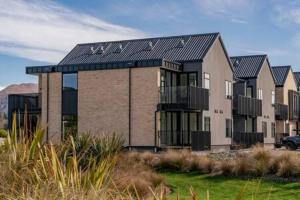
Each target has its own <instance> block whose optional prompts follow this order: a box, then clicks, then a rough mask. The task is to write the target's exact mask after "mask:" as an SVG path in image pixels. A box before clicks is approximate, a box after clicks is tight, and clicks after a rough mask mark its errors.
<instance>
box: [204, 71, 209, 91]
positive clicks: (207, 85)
mask: <svg viewBox="0 0 300 200" xmlns="http://www.w3.org/2000/svg"><path fill="white" fill-rule="evenodd" d="M204 88H206V89H210V75H209V74H208V73H204Z"/></svg>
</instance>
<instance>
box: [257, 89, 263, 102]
mask: <svg viewBox="0 0 300 200" xmlns="http://www.w3.org/2000/svg"><path fill="white" fill-rule="evenodd" d="M257 98H258V99H260V100H263V91H262V89H258V95H257Z"/></svg>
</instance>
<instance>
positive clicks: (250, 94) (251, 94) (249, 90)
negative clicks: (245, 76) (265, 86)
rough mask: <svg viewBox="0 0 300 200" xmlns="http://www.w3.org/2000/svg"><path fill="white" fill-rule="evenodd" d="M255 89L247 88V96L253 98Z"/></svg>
mask: <svg viewBox="0 0 300 200" xmlns="http://www.w3.org/2000/svg"><path fill="white" fill-rule="evenodd" d="M252 91H253V88H252V87H247V90H246V96H247V97H250V98H251V97H253V92H252Z"/></svg>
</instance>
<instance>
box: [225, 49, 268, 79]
mask: <svg viewBox="0 0 300 200" xmlns="http://www.w3.org/2000/svg"><path fill="white" fill-rule="evenodd" d="M265 59H267V55H250V56H234V57H230V60H231V62H232V65H233V68H234V76H235V77H236V78H257V76H258V74H259V72H260V69H261V67H262V65H263V63H264V61H265Z"/></svg>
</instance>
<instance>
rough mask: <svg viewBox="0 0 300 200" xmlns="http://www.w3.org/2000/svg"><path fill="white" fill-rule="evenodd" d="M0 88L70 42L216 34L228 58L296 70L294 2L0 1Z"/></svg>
mask: <svg viewBox="0 0 300 200" xmlns="http://www.w3.org/2000/svg"><path fill="white" fill-rule="evenodd" d="M0 26H1V29H0V87H3V86H6V85H9V84H12V83H23V82H36V81H37V80H36V77H34V76H29V75H25V73H24V72H25V66H32V65H45V64H55V63H57V62H59V61H60V60H61V59H62V58H63V57H64V55H65V54H66V53H67V52H68V51H70V50H71V49H72V47H73V46H74V45H75V44H77V43H84V42H96V41H105V40H116V39H128V38H141V37H151V36H165V35H178V34H192V33H204V32H221V35H222V37H223V40H224V42H225V46H226V47H227V50H228V52H229V54H230V55H245V54H247V55H248V54H268V55H269V58H270V61H271V64H272V65H292V66H293V67H294V71H300V55H299V52H300V0H288V1H287V0H263V1H261V0H184V1H183V0H109V1H107V0H88V1H87V0H52V1H51V0H9V1H7V0H0Z"/></svg>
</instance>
